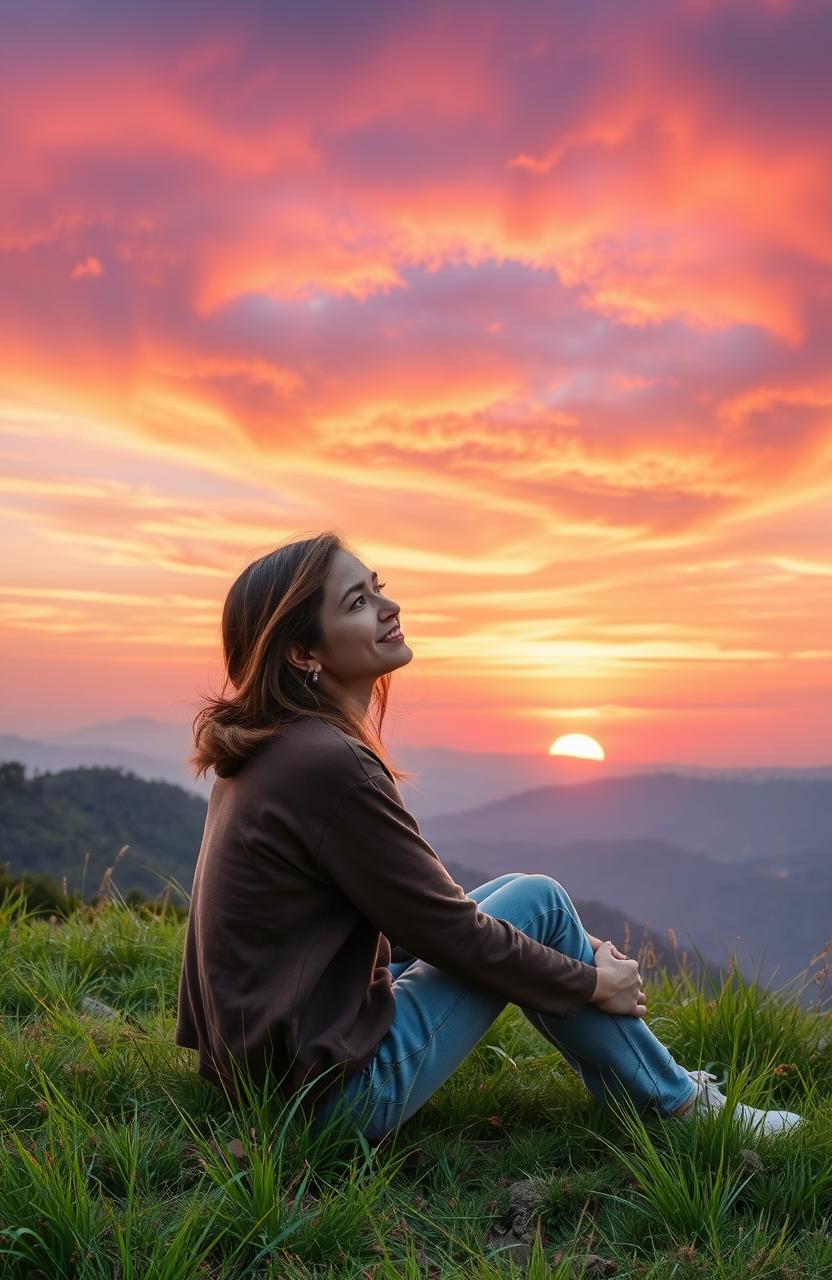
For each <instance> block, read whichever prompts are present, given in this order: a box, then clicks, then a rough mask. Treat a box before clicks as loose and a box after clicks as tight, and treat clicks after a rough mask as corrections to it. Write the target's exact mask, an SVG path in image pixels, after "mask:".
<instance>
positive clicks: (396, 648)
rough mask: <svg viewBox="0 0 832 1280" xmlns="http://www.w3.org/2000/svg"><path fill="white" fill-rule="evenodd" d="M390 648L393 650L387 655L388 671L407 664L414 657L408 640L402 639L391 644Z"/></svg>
mask: <svg viewBox="0 0 832 1280" xmlns="http://www.w3.org/2000/svg"><path fill="white" fill-rule="evenodd" d="M390 648H391V649H392V650H393V652H392V653H391V654H388V655H387V669H388V671H395V670H396V669H397V668H398V667H403V666H405V664H406V663H408V662H409V661H410V659H411V658H412V657H413V650H412V649H411V647H410V645H409V644H408V643H407V641H406V640H400V641H399V643H398V644H396V645H391V646H390Z"/></svg>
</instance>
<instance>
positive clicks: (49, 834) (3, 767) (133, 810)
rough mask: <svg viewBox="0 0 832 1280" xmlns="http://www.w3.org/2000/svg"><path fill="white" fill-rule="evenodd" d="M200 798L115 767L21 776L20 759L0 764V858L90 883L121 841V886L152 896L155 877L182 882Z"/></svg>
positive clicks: (194, 848) (200, 823) (195, 845)
mask: <svg viewBox="0 0 832 1280" xmlns="http://www.w3.org/2000/svg"><path fill="white" fill-rule="evenodd" d="M205 812H206V803H205V801H204V800H202V799H200V797H199V796H195V795H193V794H191V793H190V792H187V791H184V790H183V789H182V788H181V787H176V786H172V785H171V784H170V783H167V782H148V781H146V780H145V779H143V778H137V777H135V775H133V774H130V773H124V772H122V771H121V770H119V769H105V768H98V767H93V768H82V769H64V770H61V771H60V772H58V773H44V774H39V775H37V776H35V777H33V778H27V777H26V776H25V769H24V767H23V765H22V764H20V763H19V762H16V761H5V762H3V763H1V764H0V864H3V863H6V864H7V865H8V869H9V870H10V871H11V872H20V871H31V872H33V873H34V874H45V875H49V876H51V877H53V878H55V879H58V880H60V879H61V878H62V877H63V876H67V878H68V882H69V888H70V889H74V890H79V891H80V889H81V887H82V886H81V881H82V873H83V867H84V862H85V858H87V856H89V865H88V868H87V872H86V879H85V882H84V896H85V897H86V898H89V897H90V896H91V894H92V893H93V892H94V891H95V889H96V888H97V887H98V885H99V883H100V881H101V877H102V876H103V874H104V871H105V869H106V868H107V867H108V866H112V865H113V862H114V860H115V858H116V855H117V854H118V852H119V850H120V849H121V847H122V846H123V845H125V844H127V845H129V846H130V848H129V851H128V852H127V854H125V855H124V857H123V859H122V861H121V862H120V864H119V867H118V871H117V873H116V877H115V879H116V883H117V884H118V885H119V887H121V888H123V889H124V888H131V887H134V886H135V887H136V888H137V889H141V890H142V892H143V893H147V894H148V895H151V896H152V895H155V894H156V893H158V892H159V891H160V890H161V889H163V887H164V884H163V879H162V877H164V876H167V875H173V876H175V877H176V879H177V880H179V881H180V883H182V884H183V885H185V887H186V888H190V884H191V879H192V876H193V869H194V864H195V862H196V856H197V853H198V852H199V845H200V841H201V839H202V831H203V828H204V825H205Z"/></svg>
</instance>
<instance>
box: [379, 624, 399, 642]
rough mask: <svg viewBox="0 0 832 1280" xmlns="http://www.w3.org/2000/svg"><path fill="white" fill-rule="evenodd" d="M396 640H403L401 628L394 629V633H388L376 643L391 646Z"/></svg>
mask: <svg viewBox="0 0 832 1280" xmlns="http://www.w3.org/2000/svg"><path fill="white" fill-rule="evenodd" d="M396 640H404V632H403V631H402V629H401V627H396V629H395V631H389V632H388V633H387V635H386V636H383V637H382V638H381V640H379V641H378V643H379V644H392V643H394V642H395V641H396Z"/></svg>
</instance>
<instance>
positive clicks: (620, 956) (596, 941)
mask: <svg viewBox="0 0 832 1280" xmlns="http://www.w3.org/2000/svg"><path fill="white" fill-rule="evenodd" d="M586 936H587V937H588V938H589V941H590V945H591V947H592V950H593V951H597V950H598V948H599V947H603V945H604V943H603V942H602V941H601V939H600V938H593V936H592V934H591V933H588V934H587V935H586ZM606 945H607V946H608V947H609V949H610V951H611V952H612V954H613V955H614V956H615V958H616V960H626V959H627V957H626V956H625V954H624V952H623V951H619V950H618V947H617V946H616V945H615V943H614V942H610V941H609V940H607V944H606Z"/></svg>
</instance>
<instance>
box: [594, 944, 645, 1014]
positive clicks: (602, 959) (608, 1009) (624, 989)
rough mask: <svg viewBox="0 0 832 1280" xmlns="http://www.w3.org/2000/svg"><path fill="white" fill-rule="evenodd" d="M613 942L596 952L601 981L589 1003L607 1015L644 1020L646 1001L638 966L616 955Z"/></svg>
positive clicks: (602, 946)
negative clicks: (627, 1016)
mask: <svg viewBox="0 0 832 1280" xmlns="http://www.w3.org/2000/svg"><path fill="white" fill-rule="evenodd" d="M614 950H616V948H614V947H613V944H612V943H611V942H602V943H601V945H600V946H599V947H598V949H597V950H596V952H595V967H596V969H597V970H598V981H597V984H596V987H595V991H594V992H593V994H592V999H591V1000H590V1004H594V1005H596V1006H597V1008H599V1009H601V1010H603V1012H604V1013H618V1014H629V1015H630V1016H632V1017H634V1018H643V1017H644V1016H645V1014H646V1013H647V1000H646V997H645V995H644V992H643V991H642V989H641V974H640V973H639V969H638V963H637V961H635V960H628V959H627V958H626V956H622V955H621V952H620V951H619V952H618V956H615V955H613V951H614Z"/></svg>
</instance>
